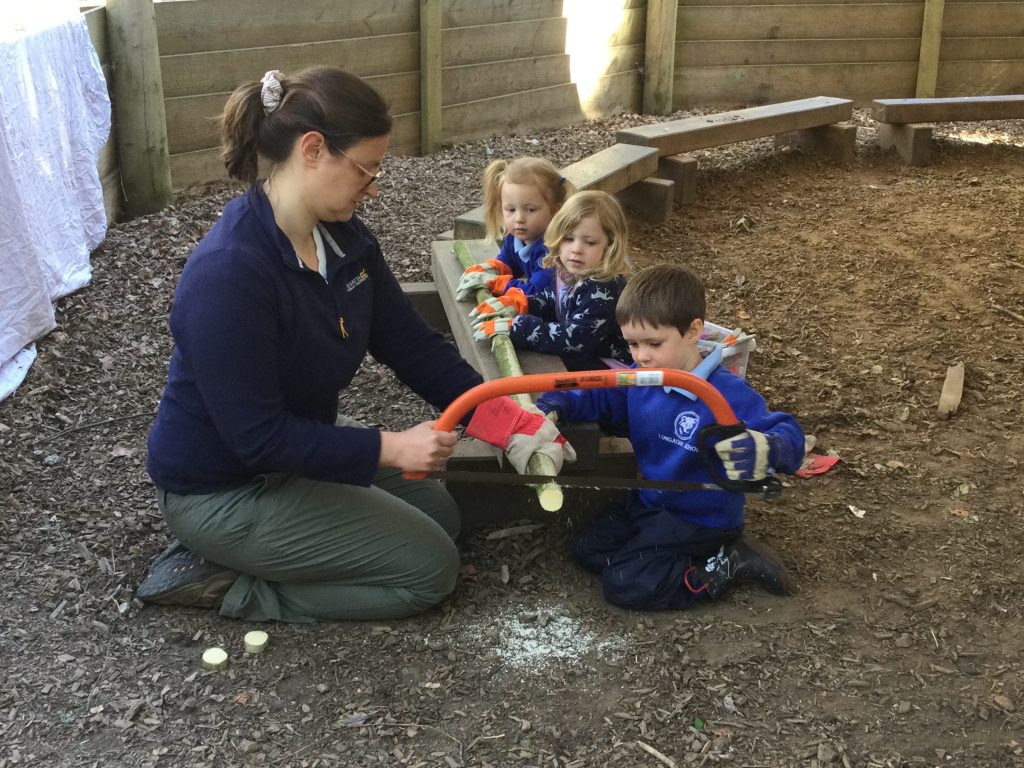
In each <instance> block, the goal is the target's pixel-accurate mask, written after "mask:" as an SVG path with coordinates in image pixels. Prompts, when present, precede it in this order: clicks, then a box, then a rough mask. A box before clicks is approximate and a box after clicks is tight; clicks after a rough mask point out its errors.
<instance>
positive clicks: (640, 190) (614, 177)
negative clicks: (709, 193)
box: [452, 144, 675, 258]
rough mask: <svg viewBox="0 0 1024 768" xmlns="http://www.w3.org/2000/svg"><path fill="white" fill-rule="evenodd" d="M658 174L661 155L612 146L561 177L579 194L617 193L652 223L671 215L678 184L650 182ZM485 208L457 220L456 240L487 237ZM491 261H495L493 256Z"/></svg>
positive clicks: (659, 181) (570, 169) (642, 148)
mask: <svg viewBox="0 0 1024 768" xmlns="http://www.w3.org/2000/svg"><path fill="white" fill-rule="evenodd" d="M657 171H658V153H657V151H656V150H654V149H651V148H649V147H640V146H636V145H631V144H613V145H612V146H610V147H607V148H606V149H602V150H601V151H600V152H596V153H594V154H593V155H590V156H589V157H585V158H583V159H582V160H580V161H579V162H576V163H573V164H572V165H569V166H566V167H565V168H563V169H562V175H563V176H565V178H567V179H568V180H569V181H571V182H572V183H573V184H575V185H576V188H577V189H579V190H584V189H594V190H599V191H602V192H608V193H610V194H616V193H618V195H617V196H618V197H619V201H620V202H621V203H622V204H623V205H625V206H627V207H629V208H630V209H632V210H634V211H636V212H637V213H639V214H640V215H642V216H645V217H646V218H649V219H651V220H652V221H659V222H660V221H665V220H667V219H668V217H669V216H670V215H671V212H672V201H673V199H674V194H675V183H674V181H673V180H672V179H665V178H655V179H650V178H648V177H650V176H651V175H652V174H655V173H656V172H657ZM484 229H485V228H484V209H483V206H480V207H479V208H474V209H473V210H472V211H468V212H467V213H464V214H462V215H461V216H458V217H456V219H455V228H454V230H453V232H452V236H453V237H454V238H455V239H456V240H479V239H481V238H483V237H484ZM488 258H494V254H491V255H490V256H489V257H488Z"/></svg>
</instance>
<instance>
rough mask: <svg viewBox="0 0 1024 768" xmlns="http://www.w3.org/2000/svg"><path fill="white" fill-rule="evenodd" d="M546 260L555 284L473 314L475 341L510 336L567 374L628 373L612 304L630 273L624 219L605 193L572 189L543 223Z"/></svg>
mask: <svg viewBox="0 0 1024 768" xmlns="http://www.w3.org/2000/svg"><path fill="white" fill-rule="evenodd" d="M544 242H545V244H546V245H547V247H548V250H549V251H550V253H549V254H548V256H547V257H546V259H545V260H544V262H543V264H544V266H546V267H550V268H552V269H553V271H554V273H555V280H554V282H553V283H552V284H550V285H548V286H545V287H543V288H541V289H539V290H534V291H532V292H530V291H521V290H518V289H516V288H509V289H508V290H507V291H506V292H505V294H504V295H503V296H498V297H496V298H493V299H488V300H487V301H485V302H482V303H481V304H479V305H478V306H477V307H476V308H475V309H474V310H473V311H472V312H471V313H470V317H472V318H474V320H473V324H474V334H473V335H474V338H477V339H485V338H490V337H491V336H493V335H494V334H496V333H507V334H508V336H509V338H510V339H511V340H512V343H513V344H514V345H515V346H516V347H517V348H519V349H530V350H533V351H534V352H541V353H543V354H548V355H558V356H560V357H561V358H562V362H563V363H564V364H565V367H566V368H567V369H569V370H570V371H588V370H595V369H598V368H620V367H621V368H625V367H627V366H628V365H629V363H630V362H631V359H630V356H629V349H628V348H627V346H626V342H625V341H624V340H623V338H622V332H621V331H620V330H619V324H618V323H617V322H616V321H615V305H616V303H617V302H618V299H619V294H621V293H622V289H623V287H624V286H625V285H626V274H627V273H628V271H629V238H628V226H627V223H626V216H625V214H624V213H623V212H622V207H621V206H620V205H619V203H618V201H617V200H616V199H615V198H614V197H612V196H611V195H609V194H608V193H607V192H593V191H588V192H577V193H576V194H575V195H573V196H572V197H570V198H569V200H568V202H566V204H565V205H564V206H562V209H561V210H560V211H559V212H558V213H557V214H555V217H554V218H553V219H552V220H551V223H550V224H549V225H548V231H547V234H546V235H545V236H544Z"/></svg>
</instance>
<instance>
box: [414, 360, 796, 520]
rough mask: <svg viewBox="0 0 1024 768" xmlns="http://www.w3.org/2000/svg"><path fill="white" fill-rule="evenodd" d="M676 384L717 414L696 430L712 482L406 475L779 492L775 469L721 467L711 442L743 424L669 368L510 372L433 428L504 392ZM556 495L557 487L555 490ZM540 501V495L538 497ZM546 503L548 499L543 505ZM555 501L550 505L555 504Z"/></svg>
mask: <svg viewBox="0 0 1024 768" xmlns="http://www.w3.org/2000/svg"><path fill="white" fill-rule="evenodd" d="M662 386H668V387H678V388H680V389H685V390H686V391H688V392H691V393H692V394H694V395H696V396H697V397H698V398H700V399H701V400H703V401H704V403H706V404H707V406H708V408H709V409H710V410H711V414H712V415H713V416H714V417H715V422H716V423H715V424H709V425H707V426H704V427H702V428H701V430H700V431H699V432H698V433H697V449H698V451H699V454H700V457H701V460H702V461H703V463H704V467H705V468H706V469H707V471H708V474H709V475H711V478H712V480H713V481H714V482H713V483H700V482H683V481H674V480H648V479H645V478H635V479H634V478H623V477H591V476H585V475H577V476H572V475H569V476H566V475H556V476H548V475H519V474H513V473H507V472H476V471H468V470H442V471H439V472H427V473H413V472H407V473H405V476H406V477H407V478H424V477H436V478H440V479H443V480H459V481H463V482H473V483H496V484H502V485H529V486H553V487H554V490H555V491H557V486H559V485H564V486H568V487H580V488H654V489H659V490H668V491H693V490H719V491H731V492H734V493H751V494H760V495H762V496H764V497H765V498H766V499H774V498H777V497H778V496H779V495H780V494H781V492H782V483H781V482H780V481H779V479H778V478H777V477H775V476H774V475H769V476H768V477H766V478H764V479H763V480H730V479H729V478H728V477H727V476H726V475H725V474H724V473H723V471H722V469H721V468H720V467H721V464H720V462H719V460H718V455H717V453H716V452H715V444H716V443H717V442H718V441H720V440H724V439H726V438H728V437H732V436H733V435H738V434H741V433H742V432H744V431H745V430H746V425H745V424H744V423H743V422H742V421H739V420H738V419H737V418H736V414H735V413H733V410H732V407H731V406H730V405H729V403H728V402H727V401H726V399H725V398H724V397H722V395H721V393H720V392H719V391H718V390H717V389H715V388H714V387H713V386H711V385H710V384H709V383H708V382H707V381H706V380H704V379H702V378H700V377H699V376H694V375H693V374H692V373H687V372H685V371H677V370H673V369H667V368H645V369H634V368H630V369H621V370H620V369H610V370H601V371H576V372H566V373H535V374H527V375H525V376H509V377H506V378H501V379H494V380H492V381H487V382H484V383H483V384H478V385H477V386H475V387H473V388H472V389H469V390H467V391H466V392H464V393H463V394H462V395H460V396H459V397H457V398H456V399H455V400H453V401H452V403H451V404H450V405H449V406H448V407H447V408H446V409H445V410H444V412H442V413H441V415H440V417H438V419H437V422H436V424H435V425H434V429H437V430H441V431H444V432H450V431H452V430H454V429H455V427H456V426H458V424H459V423H460V422H461V421H462V418H463V417H464V416H465V415H466V414H467V413H469V412H470V411H471V410H473V409H474V408H476V407H477V406H478V405H480V403H482V402H484V401H486V400H490V399H492V398H495V397H501V396H502V395H518V394H532V393H535V392H552V391H560V390H567V389H607V388H610V387H662ZM557 492H558V493H559V497H560V491H557ZM542 504H543V500H542ZM544 506H545V509H547V508H548V505H546V504H545V505H544ZM560 507H561V500H560V498H559V501H558V504H557V505H556V506H553V507H551V508H552V509H559V508H560Z"/></svg>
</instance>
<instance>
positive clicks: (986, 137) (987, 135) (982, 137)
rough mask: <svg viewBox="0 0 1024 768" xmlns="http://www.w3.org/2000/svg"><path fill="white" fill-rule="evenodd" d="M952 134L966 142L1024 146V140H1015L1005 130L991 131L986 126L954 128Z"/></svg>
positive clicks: (950, 133)
mask: <svg viewBox="0 0 1024 768" xmlns="http://www.w3.org/2000/svg"><path fill="white" fill-rule="evenodd" d="M949 135H950V136H953V137H955V138H956V139H957V140H959V141H962V142H964V143H965V144H1005V145H1009V146H1011V147H1024V140H1022V139H1017V140H1014V139H1012V138H1010V134H1008V133H1006V132H1004V131H991V130H986V129H984V128H980V129H971V128H954V129H952V130H950V132H949Z"/></svg>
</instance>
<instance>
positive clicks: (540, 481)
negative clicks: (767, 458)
mask: <svg viewBox="0 0 1024 768" xmlns="http://www.w3.org/2000/svg"><path fill="white" fill-rule="evenodd" d="M427 476H428V477H433V478H437V479H439V480H449V481H451V480H454V481H457V482H462V483H487V484H494V485H547V484H548V483H557V484H558V485H561V486H565V487H570V488H593V489H596V490H601V489H604V488H622V489H631V488H652V489H657V490H661V491H724V490H725V489H724V488H722V487H721V486H718V485H715V484H714V483H693V482H680V481H675V480H647V479H646V478H640V477H636V478H632V477H590V476H587V475H556V476H554V477H549V476H548V475H519V474H515V473H512V472H474V471H471V470H459V469H456V470H448V471H443V472H430V473H428V475H427Z"/></svg>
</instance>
